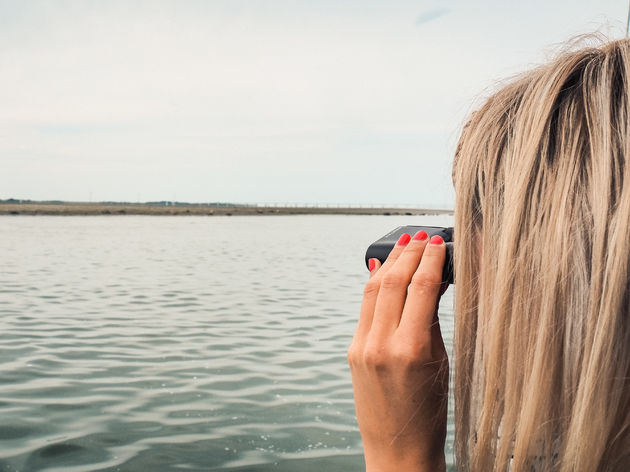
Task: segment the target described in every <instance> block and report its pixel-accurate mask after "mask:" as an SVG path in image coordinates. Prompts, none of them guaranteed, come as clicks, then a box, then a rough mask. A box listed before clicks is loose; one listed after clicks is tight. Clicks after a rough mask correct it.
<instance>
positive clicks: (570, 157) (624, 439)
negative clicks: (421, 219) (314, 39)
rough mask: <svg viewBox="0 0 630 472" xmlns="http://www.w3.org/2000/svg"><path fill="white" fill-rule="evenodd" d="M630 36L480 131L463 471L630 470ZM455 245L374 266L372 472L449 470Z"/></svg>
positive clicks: (470, 236) (423, 244)
mask: <svg viewBox="0 0 630 472" xmlns="http://www.w3.org/2000/svg"><path fill="white" fill-rule="evenodd" d="M626 156H628V157H629V158H630V40H627V39H624V40H620V41H615V42H611V43H607V44H603V45H600V46H598V47H588V48H585V49H581V50H579V51H573V52H565V53H563V54H561V55H560V56H559V57H558V58H557V59H556V60H554V61H553V62H551V63H549V64H546V65H544V66H541V67H539V68H536V69H535V70H532V71H530V72H528V73H526V74H524V75H522V76H520V77H519V78H518V79H517V80H515V81H514V82H512V83H510V84H509V85H507V86H506V87H504V88H503V89H502V90H500V91H499V92H497V93H496V94H495V95H493V96H492V97H491V98H490V99H488V100H487V102H486V103H485V104H484V105H483V106H482V107H481V108H480V109H479V110H478V111H477V112H475V113H474V114H473V115H472V117H471V118H470V120H469V122H468V124H467V125H466V127H465V128H464V131H463V133H462V136H461V138H460V142H459V145H458V151H457V154H456V157H455V161H454V165H453V181H454V185H455V194H456V204H455V235H454V236H455V237H454V240H455V274H456V286H457V295H456V297H455V300H456V301H455V341H454V357H455V359H456V366H455V373H454V374H455V375H454V390H455V392H454V394H455V395H454V396H455V451H456V464H457V470H461V471H474V472H486V471H505V470H511V471H513V472H520V471H527V472H530V471H532V470H536V471H538V470H544V471H563V472H565V471H567V472H568V471H627V470H630V319H629V316H630V284H629V270H630V267H629V262H630V162H627V160H626ZM444 257H445V246H444V244H443V243H442V242H441V241H440V240H439V239H437V238H436V239H435V240H434V239H432V240H431V241H427V238H426V235H424V234H418V235H415V236H413V238H409V237H408V236H405V237H403V238H401V240H400V241H399V243H398V244H397V246H396V247H395V249H394V250H393V251H392V253H391V254H390V256H389V258H388V259H387V261H386V262H385V263H384V264H383V265H382V267H381V266H380V265H379V264H378V261H374V262H372V263H371V268H372V270H371V272H370V280H369V282H368V283H367V285H366V289H365V293H364V298H363V304H362V307H361V315H360V320H359V323H358V326H357V330H356V333H355V336H354V339H353V342H352V345H351V346H350V349H349V351H348V360H349V363H350V366H351V370H352V377H353V385H354V391H355V404H356V411H357V418H358V422H359V428H360V430H361V434H362V437H363V441H364V450H365V460H366V465H367V470H368V471H389V470H392V471H394V470H395V471H406V472H411V471H425V470H429V471H437V470H444V468H445V466H444V438H445V430H446V403H447V389H448V381H447V380H448V360H447V357H446V351H445V349H444V345H443V343H442V338H441V335H440V328H439V323H438V320H437V307H438V303H439V299H440V296H441V294H442V293H443V291H444V289H445V288H444V287H441V286H440V274H441V267H442V264H443V261H444Z"/></svg>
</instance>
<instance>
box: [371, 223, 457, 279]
mask: <svg viewBox="0 0 630 472" xmlns="http://www.w3.org/2000/svg"><path fill="white" fill-rule="evenodd" d="M422 229H423V230H425V231H426V233H427V234H428V235H429V238H430V237H432V236H435V235H436V234H437V235H438V236H441V237H442V239H443V240H444V242H445V243H446V260H445V262H444V269H443V270H442V283H446V284H452V283H454V276H455V273H454V270H453V228H452V227H451V228H443V227H441V226H399V227H398V228H396V229H395V230H393V231H390V232H389V233H387V234H386V235H385V236H383V237H382V238H381V239H379V240H377V241H375V242H373V243H372V244H370V247H368V250H367V252H366V253H365V265H366V266H368V267H369V265H368V264H369V260H370V259H372V258H375V259H378V260H379V261H381V264H382V263H383V262H385V259H387V256H389V253H390V252H391V251H392V249H393V248H394V246H395V245H396V242H397V241H398V238H400V236H401V235H403V234H404V233H407V234H409V235H411V236H413V235H414V234H416V233H417V232H418V231H420V230H422Z"/></svg>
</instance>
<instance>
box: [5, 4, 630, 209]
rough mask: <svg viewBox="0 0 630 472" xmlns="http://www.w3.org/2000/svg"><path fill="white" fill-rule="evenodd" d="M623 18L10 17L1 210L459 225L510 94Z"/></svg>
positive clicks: (413, 12) (450, 13) (247, 13)
mask: <svg viewBox="0 0 630 472" xmlns="http://www.w3.org/2000/svg"><path fill="white" fill-rule="evenodd" d="M627 13H628V3H627V1H619V0H600V1H593V0H589V1H585V0H561V1H559V0H554V1H553V2H549V1H528V2H507V1H470V0H469V1H463V0H462V1H440V2H438V1H392V0H388V1H385V0H383V1H365V0H356V1H340V0H335V1H332V0H331V1H316V0H303V1H299V0H295V1H271V0H269V1H239V0H226V1H154V0H151V1H132V0H125V1H120V2H116V1H41V2H40V1H22V0H15V1H7V0H0V165H1V167H0V198H10V197H13V198H21V199H37V200H42V199H62V200H76V201H89V200H92V201H102V200H121V201H151V200H173V199H177V200H179V201H190V202H214V201H232V202H262V203H273V202H310V203H354V204H414V205H419V206H424V207H440V208H451V207H452V205H453V198H454V194H453V189H452V183H451V180H450V173H451V170H450V168H451V163H452V154H453V151H454V148H455V144H456V141H457V137H458V133H459V130H460V129H461V126H462V124H463V121H464V119H465V117H466V116H467V114H468V113H469V112H470V111H471V110H472V109H473V108H474V105H475V104H478V103H479V101H480V100H481V99H482V98H483V97H484V96H486V95H487V93H488V91H489V90H492V89H493V87H495V86H496V84H497V82H498V81H499V80H500V79H503V78H506V77H508V76H510V75H512V74H514V73H516V72H518V71H521V70H525V69H527V68H528V67H531V66H532V65H535V64H537V63H540V62H541V61H544V60H545V58H549V57H551V55H552V54H553V51H554V50H556V49H557V48H558V45H559V44H560V43H561V42H562V41H565V40H567V39H569V38H570V37H572V36H574V35H577V34H580V33H586V32H592V31H601V32H604V33H606V35H607V36H608V37H609V38H611V39H615V38H619V37H622V36H623V35H624V34H625V26H626V18H627V16H626V15H627Z"/></svg>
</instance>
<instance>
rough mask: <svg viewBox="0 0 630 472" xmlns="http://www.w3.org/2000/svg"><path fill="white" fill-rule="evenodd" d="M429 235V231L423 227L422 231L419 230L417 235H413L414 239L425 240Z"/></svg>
mask: <svg viewBox="0 0 630 472" xmlns="http://www.w3.org/2000/svg"><path fill="white" fill-rule="evenodd" d="M428 236H429V235H428V234H427V232H426V231H425V230H423V229H421V230H420V231H418V232H417V233H416V234H415V236H414V237H413V240H414V241H424V240H425V239H427V237H428Z"/></svg>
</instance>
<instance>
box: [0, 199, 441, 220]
mask: <svg viewBox="0 0 630 472" xmlns="http://www.w3.org/2000/svg"><path fill="white" fill-rule="evenodd" d="M452 213H453V210H451V209H427V208H408V207H402V206H401V207H397V206H396V207H395V206H386V205H383V206H368V205H350V204H348V205H344V204H338V205H333V204H299V203H298V204H292V203H285V204H271V205H270V204H239V203H229V202H211V203H188V202H178V201H167V200H162V201H154V202H142V203H131V202H113V201H103V202H65V201H61V200H45V201H36V200H20V199H15V198H8V199H6V200H0V215H60V216H64V215H65V216H69V215H184V216H185V215H197V216H238V215H318V214H319V215H437V214H452Z"/></svg>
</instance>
